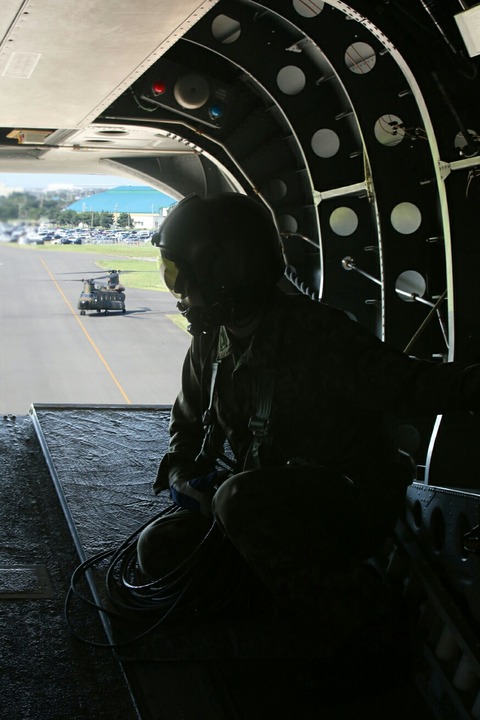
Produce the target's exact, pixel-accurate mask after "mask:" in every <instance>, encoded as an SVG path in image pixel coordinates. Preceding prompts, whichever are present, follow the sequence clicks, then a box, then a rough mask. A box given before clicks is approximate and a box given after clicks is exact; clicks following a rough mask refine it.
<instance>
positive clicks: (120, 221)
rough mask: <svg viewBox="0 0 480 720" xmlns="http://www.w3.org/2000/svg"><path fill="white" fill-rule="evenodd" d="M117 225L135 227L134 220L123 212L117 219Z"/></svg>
mask: <svg viewBox="0 0 480 720" xmlns="http://www.w3.org/2000/svg"><path fill="white" fill-rule="evenodd" d="M117 225H118V227H133V220H132V218H131V216H130V215H129V214H128V213H126V212H122V213H120V214H119V216H118V218H117Z"/></svg>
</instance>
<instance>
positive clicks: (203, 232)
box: [152, 192, 285, 335]
mask: <svg viewBox="0 0 480 720" xmlns="http://www.w3.org/2000/svg"><path fill="white" fill-rule="evenodd" d="M152 243H153V244H155V245H157V246H158V247H159V248H160V253H161V256H162V261H163V262H162V270H163V276H164V280H165V283H166V285H167V287H168V288H169V290H170V291H171V292H172V293H173V295H174V296H176V297H177V298H178V299H179V303H178V305H177V307H178V308H179V310H180V312H182V314H184V315H185V317H186V318H187V320H188V321H189V323H190V327H189V330H190V332H191V333H192V334H193V335H195V334H198V333H202V332H209V331H210V330H211V329H213V328H214V327H217V326H218V325H221V324H227V323H228V322H229V321H230V322H238V321H241V320H242V319H244V318H246V317H248V316H249V315H251V314H252V313H253V312H254V310H255V309H256V308H257V307H260V306H261V305H262V304H263V302H264V300H265V298H266V297H267V295H268V294H269V293H270V291H271V289H272V287H273V286H274V285H275V284H276V283H277V282H278V281H279V279H280V278H281V276H282V275H283V273H284V270H285V262H284V259H283V253H282V247H281V242H280V238H279V235H278V232H277V229H276V227H275V224H274V222H273V219H272V216H271V214H270V212H269V211H268V210H267V208H266V207H265V206H264V205H262V204H261V203H260V202H259V201H257V200H255V199H253V198H250V197H247V196H246V195H241V194H239V193H233V192H222V193H215V194H212V195H207V196H205V197H200V196H198V195H189V196H188V197H186V198H184V199H183V200H181V201H180V202H179V203H178V204H177V205H176V206H175V208H174V209H173V210H172V211H171V212H170V213H169V214H168V215H167V217H166V218H165V220H164V221H163V223H162V225H161V226H160V229H159V231H158V232H157V233H155V235H154V236H153V238H152ZM192 287H193V288H194V289H195V293H192V294H191V297H190V291H189V288H190V289H191V288H192ZM192 298H196V300H192Z"/></svg>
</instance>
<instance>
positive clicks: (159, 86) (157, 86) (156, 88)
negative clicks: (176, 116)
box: [152, 80, 167, 95]
mask: <svg viewBox="0 0 480 720" xmlns="http://www.w3.org/2000/svg"><path fill="white" fill-rule="evenodd" d="M166 89H167V86H166V85H165V83H164V82H162V81H161V80H157V81H156V82H154V83H152V92H153V94H154V95H163V93H164V92H165V90H166Z"/></svg>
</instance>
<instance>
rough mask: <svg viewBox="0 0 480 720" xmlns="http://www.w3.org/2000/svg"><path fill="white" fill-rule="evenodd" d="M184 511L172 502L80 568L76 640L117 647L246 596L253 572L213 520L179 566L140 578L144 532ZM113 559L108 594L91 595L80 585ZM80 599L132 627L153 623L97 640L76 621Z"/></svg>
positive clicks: (71, 591)
mask: <svg viewBox="0 0 480 720" xmlns="http://www.w3.org/2000/svg"><path fill="white" fill-rule="evenodd" d="M179 510H180V508H179V507H178V506H176V505H170V506H169V507H167V508H165V509H164V510H162V511H161V512H160V513H158V514H157V515H156V516H155V517H153V518H150V519H149V520H148V522H146V523H145V524H144V525H143V526H141V527H140V528H138V529H137V530H135V532H134V533H132V535H130V536H129V537H128V538H127V539H126V540H125V541H124V542H123V543H121V545H120V546H118V547H117V548H114V549H111V550H105V551H102V552H99V553H97V554H96V555H94V556H93V557H92V558H90V559H88V560H86V561H84V562H82V563H80V565H78V566H77V567H76V568H75V570H74V572H73V573H72V576H71V579H70V584H69V588H68V591H67V594H66V598H65V607H64V612H65V619H66V623H67V626H68V628H69V630H70V632H71V633H72V635H73V636H74V637H75V638H76V639H78V640H80V641H82V642H84V643H86V644H88V645H90V646H93V647H96V648H109V649H114V650H115V649H118V648H121V647H125V646H127V645H131V644H133V643H135V642H138V641H140V640H143V639H145V638H146V637H147V636H148V635H151V634H152V633H153V632H154V631H155V630H156V629H157V628H158V627H159V626H160V625H162V624H163V623H165V622H166V621H167V620H168V619H170V618H173V617H175V618H177V619H178V618H180V619H187V618H189V619H192V618H199V617H204V616H216V615H217V614H218V613H221V612H222V611H223V610H224V609H225V608H227V607H229V606H232V605H234V604H235V603H236V602H237V601H238V598H239V596H240V597H241V598H242V601H244V599H245V596H244V595H243V594H242V593H240V595H239V591H240V590H241V589H242V587H243V585H244V581H245V578H246V574H247V572H248V571H247V569H246V566H245V564H244V563H243V560H242V559H241V558H240V556H239V555H238V554H237V553H236V552H235V551H234V550H233V547H232V546H231V545H230V542H229V541H228V540H227V538H225V536H224V535H223V534H222V533H221V531H220V530H219V528H218V527H217V525H216V523H215V522H214V521H213V520H212V524H211V526H210V528H209V530H208V531H207V533H206V534H205V536H204V538H203V539H202V540H201V542H200V543H199V544H198V545H197V547H195V548H194V550H193V551H192V552H191V553H190V555H188V556H187V557H186V558H185V559H184V560H183V561H182V562H180V563H179V565H178V566H177V567H175V568H174V569H173V570H171V571H170V572H168V573H167V574H165V575H164V576H163V577H161V578H158V579H155V580H153V581H149V582H141V583H138V582H137V581H136V579H135V577H136V575H137V573H138V571H137V563H136V559H137V541H138V537H139V535H140V533H141V532H142V531H143V530H144V529H145V528H146V527H147V525H149V524H150V523H151V522H154V521H156V520H158V519H160V518H165V519H166V521H169V522H170V521H173V522H175V513H176V512H177V511H179ZM107 558H111V559H110V561H109V563H108V566H107V568H106V571H105V575H104V578H103V584H102V588H103V594H104V596H105V599H104V600H101V599H99V600H96V599H94V598H93V594H92V597H88V596H87V595H86V594H85V593H84V592H82V591H81V590H80V583H81V582H82V581H83V580H85V578H86V576H87V575H88V573H89V572H90V571H91V570H92V569H93V568H94V567H96V566H99V565H100V564H101V563H102V562H103V561H105V560H106V559H107ZM90 581H91V582H92V580H90ZM95 588H96V585H95ZM96 589H98V588H96ZM74 600H77V601H79V602H80V603H82V604H83V605H84V606H85V607H86V608H88V609H90V610H94V611H96V612H99V613H100V614H101V615H102V616H103V618H104V619H105V620H107V621H114V622H118V623H119V624H120V627H121V628H122V630H124V629H125V626H126V625H127V624H128V626H130V627H132V626H133V625H134V624H135V623H136V622H138V623H140V624H142V622H143V623H144V622H145V618H147V625H146V627H144V626H142V627H141V629H139V630H138V631H132V632H131V634H130V635H129V636H128V637H126V638H124V637H122V638H121V639H118V640H107V641H106V642H99V641H96V640H93V639H92V638H89V637H87V636H86V635H85V634H84V633H82V632H81V631H79V630H78V629H77V627H76V624H78V619H77V620H76V622H74V620H73V602H74ZM165 659H167V658H165ZM168 659H171V658H168Z"/></svg>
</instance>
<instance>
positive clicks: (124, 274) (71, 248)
mask: <svg viewBox="0 0 480 720" xmlns="http://www.w3.org/2000/svg"><path fill="white" fill-rule="evenodd" d="M16 247H19V248H26V249H29V250H33V251H35V250H37V249H41V250H49V251H51V252H61V253H80V254H85V253H88V254H90V255H91V254H92V253H93V254H96V255H101V256H102V257H101V258H99V259H98V260H97V261H96V264H97V265H98V267H99V268H101V269H102V270H110V269H115V270H119V271H120V282H121V283H122V285H124V286H125V287H126V288H138V289H140V290H158V291H159V292H168V290H167V288H166V286H165V284H164V282H163V280H162V277H161V275H160V272H159V268H160V253H159V250H158V248H156V247H154V246H153V245H151V244H150V243H144V244H142V245H111V244H109V245H90V244H88V245H51V244H50V243H45V245H16ZM105 256H108V259H106V257H105Z"/></svg>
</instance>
